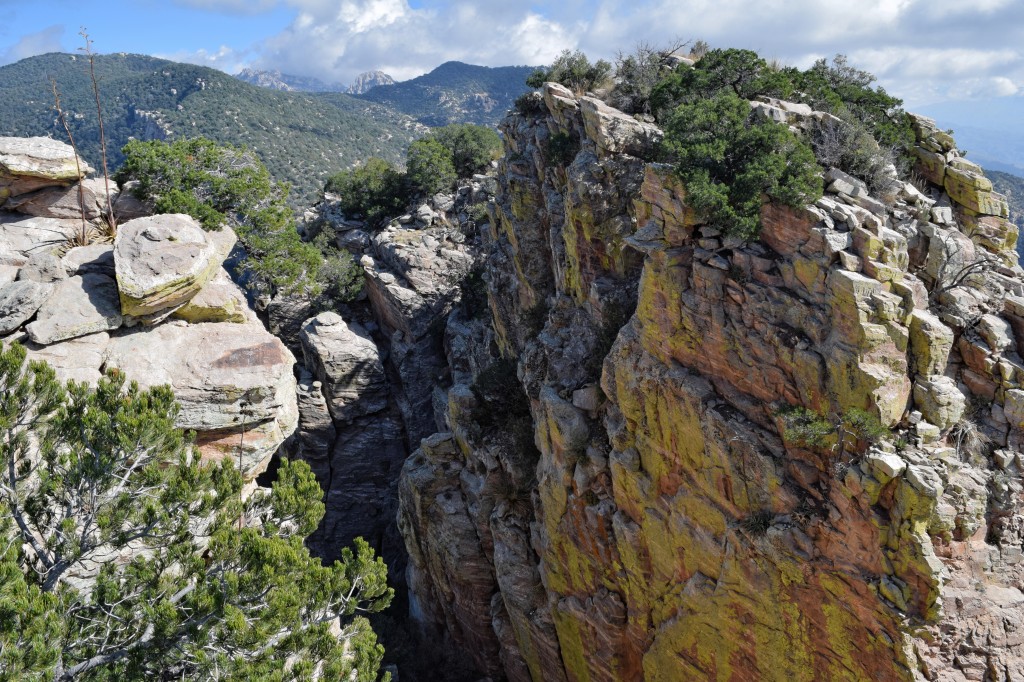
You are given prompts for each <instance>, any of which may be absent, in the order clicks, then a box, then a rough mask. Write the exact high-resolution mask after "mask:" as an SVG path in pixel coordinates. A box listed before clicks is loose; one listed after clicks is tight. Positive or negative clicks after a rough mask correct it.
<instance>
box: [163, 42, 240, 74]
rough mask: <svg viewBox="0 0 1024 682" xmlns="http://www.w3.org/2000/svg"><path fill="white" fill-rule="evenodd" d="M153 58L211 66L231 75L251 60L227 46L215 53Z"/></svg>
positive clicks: (189, 53) (188, 53) (184, 52)
mask: <svg viewBox="0 0 1024 682" xmlns="http://www.w3.org/2000/svg"><path fill="white" fill-rule="evenodd" d="M153 56H154V57H160V58H161V59H169V60H171V61H174V62H185V63H187V64H198V65H199V66H209V67H211V68H214V69H219V70H221V71H224V72H226V73H231V74H234V73H238V72H239V71H241V70H242V68H244V67H245V65H246V64H247V63H248V62H249V58H248V56H247V54H246V53H245V52H240V51H238V50H235V49H234V48H231V47H228V46H227V45H221V46H220V48H218V49H217V50H214V51H209V50H195V51H187V52H186V51H181V52H171V53H167V54H156V55H153Z"/></svg>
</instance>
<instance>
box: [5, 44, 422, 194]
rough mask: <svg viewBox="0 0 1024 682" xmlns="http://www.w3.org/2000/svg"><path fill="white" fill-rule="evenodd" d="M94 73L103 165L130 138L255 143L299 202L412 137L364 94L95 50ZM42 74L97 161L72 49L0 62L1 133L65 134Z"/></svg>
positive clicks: (113, 162)
mask: <svg viewBox="0 0 1024 682" xmlns="http://www.w3.org/2000/svg"><path fill="white" fill-rule="evenodd" d="M96 72H97V76H98V78H99V81H100V93H101V95H102V104H103V108H104V126H105V129H106V135H107V140H108V144H107V150H108V162H109V164H110V167H111V170H113V169H114V168H116V167H117V166H119V165H120V163H121V161H122V158H123V157H122V156H121V153H120V149H121V147H122V146H123V145H124V144H125V143H126V142H127V141H128V139H129V138H130V137H136V138H140V139H151V138H154V137H161V136H163V135H164V134H168V135H169V136H170V137H181V136H184V137H196V136H200V135H202V136H206V137H209V138H211V139H213V140H216V141H218V142H228V143H232V144H245V145H248V146H249V147H251V148H253V149H255V150H256V151H257V152H258V153H259V154H260V156H261V157H262V159H263V161H264V163H265V164H266V165H267V167H268V168H269V170H270V172H271V173H272V174H273V175H274V177H275V179H277V180H279V181H285V182H290V183H291V184H292V185H293V188H294V189H293V195H294V197H293V200H294V201H297V202H299V203H302V201H303V200H309V199H311V198H313V197H314V196H315V194H316V192H317V190H318V189H319V188H320V187H322V186H323V182H324V180H325V178H326V177H327V176H328V175H330V174H332V173H336V172H337V171H339V170H342V169H344V168H348V167H351V166H352V165H354V164H355V163H356V162H358V161H361V160H363V159H365V158H367V157H369V156H381V157H383V158H385V159H389V160H392V161H401V160H402V159H404V155H405V149H406V147H407V146H408V144H409V142H410V141H411V140H413V139H415V138H416V137H418V135H419V133H417V128H418V126H416V125H415V124H414V123H413V122H412V121H411V120H410V119H409V118H408V117H406V116H403V115H401V114H398V113H395V112H394V111H392V110H391V109H388V108H387V107H384V106H381V105H379V104H375V103H373V102H366V101H362V100H359V99H357V98H354V97H349V96H347V95H337V94H336V95H333V96H332V100H331V102H330V103H327V102H324V101H321V100H319V99H317V98H316V97H314V96H312V95H311V94H308V93H296V92H278V91H274V90H267V89H264V88H259V87H256V86H254V85H250V84H248V83H244V82H242V81H240V80H238V79H236V78H233V77H231V76H229V75H227V74H225V73H222V72H220V71H216V70H214V69H210V68H206V67H202V66H194V65H191V64H179V63H176V62H171V61H167V60H163V59H156V58H153V57H147V56H143V55H131V54H113V55H98V56H97V57H96ZM51 77H52V78H55V79H56V81H57V85H58V88H59V89H60V92H61V97H62V100H63V105H64V110H65V112H66V113H67V118H68V120H69V122H70V123H71V125H72V131H73V133H74V134H75V138H76V141H77V142H78V145H79V148H80V151H81V153H82V155H83V156H84V157H85V158H86V159H87V160H88V162H89V163H90V164H91V165H92V166H93V167H95V168H97V169H98V168H99V164H100V155H99V128H98V125H97V120H96V109H95V104H94V102H93V98H92V90H91V83H90V81H89V76H88V63H87V62H86V60H85V58H84V57H82V56H81V55H70V54H59V53H51V54H46V55H41V56H38V57H31V58H29V59H24V60H22V61H20V62H17V63H15V64H10V65H7V66H4V67H0V92H2V93H3V97H0V135H16V136H29V135H49V136H51V137H54V138H57V139H62V140H63V139H66V136H65V134H64V131H63V129H62V128H61V127H60V125H59V123H58V122H57V119H56V114H55V112H54V106H53V95H52V93H51V91H50V79H51Z"/></svg>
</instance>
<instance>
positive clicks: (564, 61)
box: [526, 50, 612, 95]
mask: <svg viewBox="0 0 1024 682" xmlns="http://www.w3.org/2000/svg"><path fill="white" fill-rule="evenodd" d="M611 73H612V65H611V64H609V63H608V62H606V61H605V60H603V59H598V60H597V61H596V62H594V63H593V64H591V63H590V60H589V59H588V58H587V55H585V54H583V53H582V52H580V51H579V50H576V51H575V52H573V51H571V50H562V53H561V54H559V55H558V57H557V58H556V59H555V61H554V63H552V64H551V67H550V68H548V69H538V70H537V71H534V72H533V73H532V74H530V77H529V78H527V79H526V84H527V85H529V86H530V87H531V88H539V87H541V86H542V85H544V83H547V82H553V83H561V84H562V85H564V86H565V87H567V88H569V89H570V90H572V91H573V92H574V93H576V94H577V95H584V94H586V93H587V92H588V91H592V90H597V89H599V88H601V87H603V86H606V85H608V84H609V83H610V81H611Z"/></svg>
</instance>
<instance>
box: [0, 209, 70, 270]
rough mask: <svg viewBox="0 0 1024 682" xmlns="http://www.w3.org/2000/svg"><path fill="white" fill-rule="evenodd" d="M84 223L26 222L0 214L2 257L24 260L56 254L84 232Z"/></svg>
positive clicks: (0, 251)
mask: <svg viewBox="0 0 1024 682" xmlns="http://www.w3.org/2000/svg"><path fill="white" fill-rule="evenodd" d="M81 226H82V223H81V221H80V220H61V219H58V218H26V217H25V216H22V215H18V214H16V213H0V255H6V256H8V257H10V256H22V257H24V258H26V259H27V257H28V256H29V255H30V254H33V253H40V252H42V253H47V252H53V251H56V250H57V249H59V248H60V247H61V246H62V245H64V244H65V243H66V242H67V240H68V239H69V238H70V237H72V236H73V235H75V234H77V233H78V231H79V230H80V229H81Z"/></svg>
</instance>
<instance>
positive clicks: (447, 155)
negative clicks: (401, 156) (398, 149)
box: [405, 139, 456, 194]
mask: <svg viewBox="0 0 1024 682" xmlns="http://www.w3.org/2000/svg"><path fill="white" fill-rule="evenodd" d="M405 163H406V171H405V179H406V182H407V183H408V185H409V188H410V189H411V190H412V191H413V192H414V193H422V194H436V193H438V192H441V191H444V190H449V189H451V188H452V185H454V184H455V180H456V176H455V165H454V164H453V162H452V153H451V151H450V150H449V149H447V148H446V147H445V146H444V145H442V144H441V143H440V142H438V141H437V140H431V139H423V140H416V141H415V142H413V143H412V144H410V145H409V153H408V154H407V155H406V161H405Z"/></svg>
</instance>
